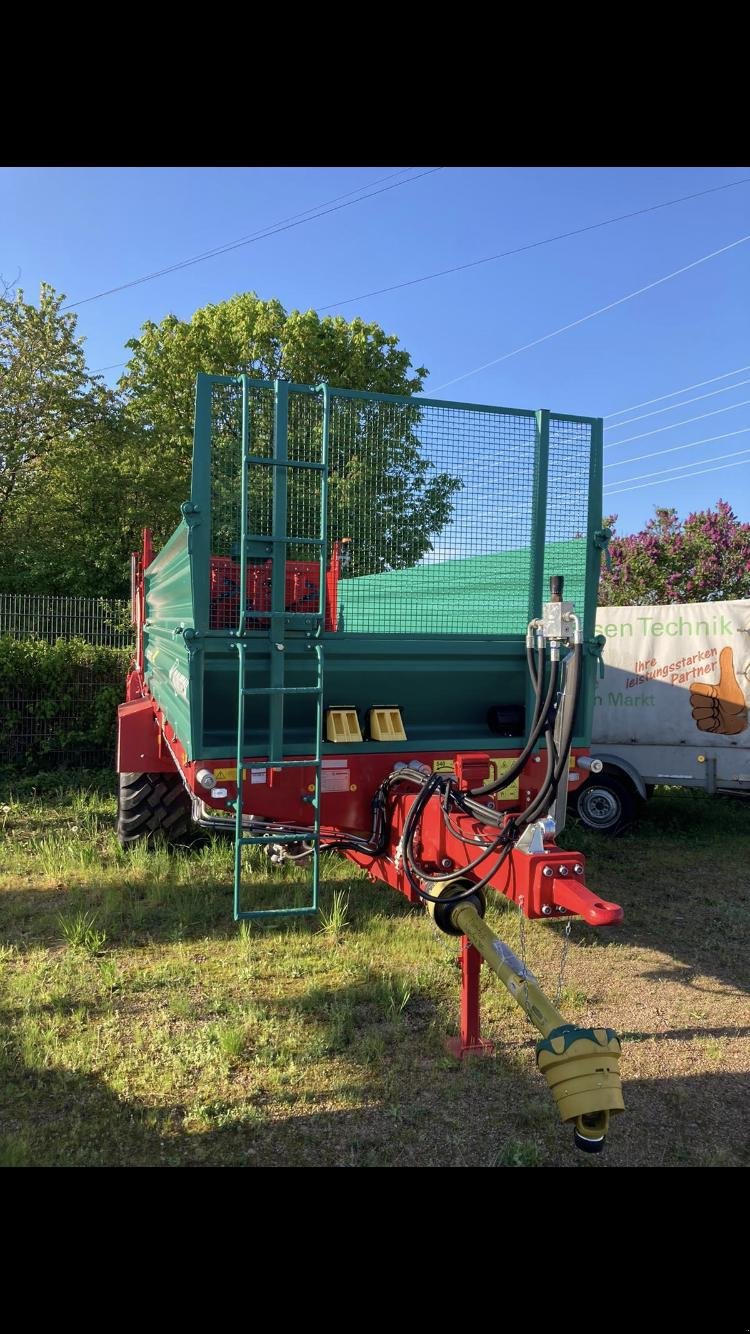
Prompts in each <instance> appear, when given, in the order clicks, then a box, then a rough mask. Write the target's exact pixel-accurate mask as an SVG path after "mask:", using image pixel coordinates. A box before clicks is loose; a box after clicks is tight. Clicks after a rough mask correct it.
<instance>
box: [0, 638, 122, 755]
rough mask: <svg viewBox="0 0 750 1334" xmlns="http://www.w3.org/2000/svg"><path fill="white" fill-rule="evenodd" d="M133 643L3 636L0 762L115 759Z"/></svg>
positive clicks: (1, 643) (0, 664) (1, 644)
mask: <svg viewBox="0 0 750 1334" xmlns="http://www.w3.org/2000/svg"><path fill="white" fill-rule="evenodd" d="M131 657H132V654H131V651H130V650H129V649H116V648H102V647H98V646H97V645H94V644H87V643H86V642H85V641H84V640H82V639H58V640H57V642H56V643H54V644H48V643H47V642H46V641H45V640H41V639H14V638H12V637H11V636H10V635H0V763H1V764H5V765H13V766H17V767H19V768H23V769H26V770H28V769H30V768H39V769H46V768H50V767H52V766H56V765H60V764H62V765H69V766H72V767H74V766H77V765H82V764H102V765H108V764H110V763H112V762H113V759H114V753H115V740H116V722H117V705H118V704H119V703H121V702H122V700H123V699H124V698H125V677H126V675H127V671H128V667H129V665H130V661H131Z"/></svg>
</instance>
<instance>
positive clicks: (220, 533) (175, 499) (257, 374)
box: [120, 292, 460, 573]
mask: <svg viewBox="0 0 750 1334" xmlns="http://www.w3.org/2000/svg"><path fill="white" fill-rule="evenodd" d="M128 347H129V348H130V350H131V353H132V355H131V359H130V361H129V363H128V366H127V369H126V371H125V373H124V375H123V376H122V379H121V381H120V388H121V390H122V393H123V395H124V400H125V413H126V417H127V419H128V421H129V423H130V425H131V427H132V428H133V429H135V430H136V431H140V433H141V440H142V455H143V461H142V470H143V472H142V483H141V485H142V487H143V488H145V489H146V490H147V491H148V493H149V495H150V496H151V497H152V500H153V513H152V518H151V523H152V526H153V527H154V530H155V535H156V538H157V542H158V541H159V540H163V539H164V538H165V537H166V536H167V535H168V534H169V532H170V531H171V529H172V528H173V527H174V524H175V522H176V519H177V517H178V512H179V505H180V503H181V502H182V501H183V500H184V499H185V498H186V497H187V495H188V491H189V480H190V463H191V457H192V443H193V442H192V424H193V403H194V393H195V377H196V375H197V373H198V372H199V371H207V372H210V373H212V374H215V375H237V374H240V373H245V374H248V375H250V376H252V377H253V378H254V379H262V380H275V379H285V380H289V381H292V382H294V383H297V384H313V385H315V384H319V383H321V382H324V381H325V382H327V383H328V384H330V385H333V386H339V387H345V388H350V389H362V390H370V391H375V392H378V393H389V394H398V395H404V396H408V395H410V394H413V393H416V392H418V391H419V390H420V389H421V388H422V382H423V377H424V376H425V375H426V374H427V372H426V370H425V368H424V367H423V366H419V367H413V366H412V364H411V358H410V356H409V353H408V352H407V351H406V350H405V349H403V348H401V347H400V346H399V340H398V338H397V337H396V336H395V335H393V334H386V333H385V332H384V330H383V329H382V328H381V327H380V326H379V325H378V324H375V323H365V322H364V321H363V320H361V319H353V320H351V321H347V320H345V319H343V318H342V317H341V316H336V317H334V318H328V317H326V318H323V319H321V317H320V316H319V315H317V314H316V312H315V311H312V310H309V311H306V312H302V311H296V310H295V311H291V312H290V313H287V312H286V311H285V310H284V307H283V306H282V305H281V303H280V302H279V301H275V300H274V301H262V300H260V299H259V298H258V297H257V296H256V295H255V294H254V293H252V292H247V293H244V294H242V295H239V296H235V297H233V298H232V299H231V300H230V301H224V302H221V303H220V304H218V305H211V306H205V307H203V308H202V309H201V310H197V311H196V312H195V314H194V315H193V316H192V318H191V319H190V320H180V319H178V318H177V317H176V316H175V315H169V316H167V317H166V318H165V319H163V320H162V321H161V322H160V323H159V324H155V323H153V322H148V323H147V324H145V325H144V326H143V328H142V330H141V333H140V336H139V337H138V338H135V339H132V340H131V341H130V342H129V343H128ZM214 403H215V405H216V404H218V407H216V406H215V417H214V424H213V444H214V485H215V492H218V493H219V499H220V505H219V509H220V510H221V513H222V514H227V515H228V514H230V513H231V515H232V519H231V523H230V522H228V523H226V524H223V523H222V518H221V515H220V516H219V518H218V519H217V517H216V515H215V517H214V542H213V547H214V551H216V552H224V553H225V554H230V553H231V548H232V536H233V525H234V523H235V522H236V498H237V495H238V490H239V483H238V476H237V460H238V459H239V450H238V432H239V412H238V395H237V391H236V390H227V391H226V392H225V393H223V394H221V393H217V394H216V395H215V397H214ZM306 407H307V405H306V404H300V403H298V404H297V405H296V406H295V407H294V408H292V409H291V411H290V437H291V436H292V435H293V434H294V433H295V432H296V433H297V435H298V436H299V437H301V436H302V435H303V434H304V431H305V430H306V429H308V428H307V427H306V426H305V421H304V417H305V409H306ZM253 411H254V414H255V416H254V420H253V438H254V440H255V441H256V445H255V446H254V448H255V449H256V450H257V448H258V445H257V441H258V440H259V439H265V440H266V442H267V441H268V438H269V434H270V421H271V414H270V399H267V400H266V403H265V404H264V403H262V402H260V401H256V402H255V404H254V408H253ZM295 411H296V412H297V415H298V417H299V421H298V422H297V421H295V415H294V414H295ZM334 415H335V421H334V429H333V430H332V440H333V441H334V444H333V447H332V452H331V458H330V472H331V485H330V500H331V505H330V511H331V523H330V527H329V536H330V537H331V538H332V539H335V538H336V537H346V536H352V535H353V533H356V535H357V536H356V540H355V541H354V543H353V566H352V572H353V573H369V572H372V571H375V570H377V569H382V568H399V567H401V566H404V565H413V564H415V563H416V561H418V560H419V559H420V558H421V557H422V556H423V555H424V554H425V553H426V552H427V551H429V550H431V539H432V537H434V536H435V535H436V534H437V533H439V532H440V531H441V530H442V528H443V527H444V526H445V524H446V523H447V522H448V520H449V519H450V516H451V514H452V510H453V506H452V501H451V497H452V495H453V493H454V492H455V491H456V490H457V489H458V487H459V486H460V483H459V482H458V480H457V479H456V478H454V477H452V476H451V475H450V474H448V473H444V472H443V473H441V472H438V471H436V469H435V468H434V467H433V465H432V463H431V462H430V460H429V459H428V458H427V457H426V456H425V454H424V451H423V449H422V447H421V444H420V441H419V437H418V433H417V429H416V428H417V425H418V420H419V409H418V408H417V407H416V406H415V407H411V406H409V405H392V407H391V409H390V410H389V411H388V412H382V413H379V414H378V413H376V412H375V410H374V409H373V408H372V407H371V406H366V405H363V404H362V403H353V402H345V403H342V402H340V401H337V402H336V403H335V405H334ZM376 417H377V420H376ZM319 429H320V427H319V423H318V425H317V426H314V427H313V434H314V433H315V431H318V432H319ZM375 442H376V443H375ZM308 447H310V446H309V441H308ZM313 454H314V449H313V450H312V453H311V457H312V456H313ZM253 485H254V494H253V498H252V503H253V506H254V511H255V514H256V516H257V517H256V522H255V526H256V531H259V532H260V531H269V528H268V524H269V523H270V518H269V516H270V507H271V478H270V470H268V471H267V474H266V477H265V479H264V478H263V477H256V478H254V482H253ZM222 488H223V503H222V501H221V493H222ZM289 489H290V511H291V512H293V513H295V514H296V515H297V516H298V520H299V522H300V523H302V524H303V527H302V528H301V529H299V531H305V532H309V533H312V532H314V531H315V523H314V520H313V514H314V511H315V507H316V504H317V494H316V489H315V486H313V484H312V483H311V481H310V475H309V474H308V475H307V477H305V478H302V477H299V476H297V477H294V476H293V475H292V476H290V479H289ZM365 519H366V521H365ZM295 526H296V525H295ZM292 554H293V553H292ZM297 554H299V555H302V554H307V555H309V551H308V552H307V553H302V552H299V553H297Z"/></svg>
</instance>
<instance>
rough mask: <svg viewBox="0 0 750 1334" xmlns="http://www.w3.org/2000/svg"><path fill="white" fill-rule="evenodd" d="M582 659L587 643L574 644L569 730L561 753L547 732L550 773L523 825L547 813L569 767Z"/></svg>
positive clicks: (568, 689) (568, 685) (523, 816)
mask: <svg viewBox="0 0 750 1334" xmlns="http://www.w3.org/2000/svg"><path fill="white" fill-rule="evenodd" d="M582 659H583V645H582V644H574V645H573V661H572V663H571V665H570V675H569V676H568V679H567V680H566V682H565V694H566V697H567V700H569V701H570V703H569V704H567V700H566V704H567V707H566V708H565V719H564V721H565V733H564V735H563V736H562V737H561V738H560V743H561V744H560V752H559V754H556V753H555V742H554V735H553V733H552V731H551V729H548V730H547V732H546V745H547V772H546V774H545V776H544V782H543V783H542V786H541V788H540V790H539V792H538V793H537V795H536V797H535V798H534V800H533V801H532V802H531V805H530V806H527V807H526V810H525V811H523V812H522V814H521V815H520V816H519V819H518V823H519V826H524V825H527V824H530V823H531V821H532V820H534V819H536V818H537V816H538V815H539V814H540V813H543V814H545V815H546V813H547V811H548V810H549V808H550V806H551V805H552V801H553V800H554V797H553V796H550V793H554V792H556V791H557V786H558V783H559V782H560V779H561V778H562V775H563V771H564V769H565V766H566V764H567V763H568V756H569V754H570V747H571V743H572V740H573V728H574V726H575V717H576V713H577V710H578V699H579V695H580V690H581V664H582Z"/></svg>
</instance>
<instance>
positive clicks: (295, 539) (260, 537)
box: [246, 533, 325, 547]
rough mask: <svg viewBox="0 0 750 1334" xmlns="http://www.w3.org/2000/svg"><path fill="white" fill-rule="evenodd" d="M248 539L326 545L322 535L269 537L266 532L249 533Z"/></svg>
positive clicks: (315, 545) (250, 540)
mask: <svg viewBox="0 0 750 1334" xmlns="http://www.w3.org/2000/svg"><path fill="white" fill-rule="evenodd" d="M246 541H248V542H307V543H308V544H309V545H310V546H314V547H324V546H325V542H324V541H323V538H322V537H268V536H267V535H266V534H264V533H249V534H248V536H247V538H246Z"/></svg>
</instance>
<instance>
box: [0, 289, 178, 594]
mask: <svg viewBox="0 0 750 1334" xmlns="http://www.w3.org/2000/svg"><path fill="white" fill-rule="evenodd" d="M64 300H65V297H64V295H63V294H62V293H58V292H56V291H55V290H54V288H52V287H51V286H50V285H49V284H47V283H43V284H42V286H41V290H40V294H39V301H38V304H36V305H34V304H33V303H30V302H27V301H26V300H25V298H24V294H23V292H22V291H18V292H15V293H14V292H12V291H8V290H6V291H5V292H4V293H3V294H2V296H0V590H2V591H10V592H31V593H33V592H40V593H69V594H81V595H103V596H122V595H123V594H125V593H126V592H127V588H128V566H129V553H130V550H131V549H132V546H133V544H134V543H135V544H137V542H138V534H139V528H140V527H141V526H142V525H143V524H144V522H147V521H148V517H149V514H150V513H151V511H152V507H153V506H152V501H151V498H150V496H149V495H148V494H147V493H144V491H143V488H142V486H141V485H140V483H141V481H142V477H141V473H142V464H141V459H140V436H139V434H138V433H137V432H135V431H134V430H133V428H132V426H131V424H130V422H129V421H128V420H127V418H126V417H125V415H124V414H123V412H122V408H121V405H120V402H119V400H118V396H117V395H116V394H114V393H112V392H111V391H110V390H108V389H107V388H106V386H105V385H104V384H103V382H102V381H101V380H100V379H98V378H97V377H96V376H93V375H92V374H91V373H90V372H89V371H88V370H87V367H86V358H85V354H84V347H83V343H84V340H83V339H82V338H81V337H80V336H79V335H78V332H77V320H76V316H75V314H73V313H65V312H64V311H63V309H62V305H63V302H64Z"/></svg>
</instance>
